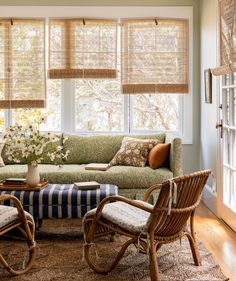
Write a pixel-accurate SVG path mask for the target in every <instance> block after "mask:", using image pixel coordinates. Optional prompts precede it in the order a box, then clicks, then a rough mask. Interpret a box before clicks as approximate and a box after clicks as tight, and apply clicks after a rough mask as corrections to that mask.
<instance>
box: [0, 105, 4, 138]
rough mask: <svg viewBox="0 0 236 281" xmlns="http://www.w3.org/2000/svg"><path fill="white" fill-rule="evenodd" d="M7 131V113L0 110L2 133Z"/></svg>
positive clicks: (0, 130) (0, 128)
mask: <svg viewBox="0 0 236 281" xmlns="http://www.w3.org/2000/svg"><path fill="white" fill-rule="evenodd" d="M4 129H5V111H4V110H0V133H2V132H3V131H4Z"/></svg>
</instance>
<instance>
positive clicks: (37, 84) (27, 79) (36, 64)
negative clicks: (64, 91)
mask: <svg viewBox="0 0 236 281" xmlns="http://www.w3.org/2000/svg"><path fill="white" fill-rule="evenodd" d="M44 22H45V20H39V19H4V20H2V19H1V20H0V81H1V86H0V94H1V95H0V98H1V99H0V108H19V107H20V108H26V107H34V108H35V107H37V108H39V107H44V104H45V92H46V91H45V71H44V70H45V59H44V56H45V33H44V30H45V26H44Z"/></svg>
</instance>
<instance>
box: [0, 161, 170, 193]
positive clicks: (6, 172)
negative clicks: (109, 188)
mask: <svg viewBox="0 0 236 281" xmlns="http://www.w3.org/2000/svg"><path fill="white" fill-rule="evenodd" d="M26 171H27V166H26V165H19V164H16V165H6V166H5V167H1V168H0V180H3V179H5V178H8V177H25V175H26ZM39 172H40V177H41V178H46V179H48V180H49V182H50V183H74V182H76V181H97V182H99V183H110V184H114V185H117V186H118V187H119V189H122V188H123V189H126V188H129V189H136V188H141V189H146V188H148V187H150V186H152V185H154V184H156V183H160V182H162V181H164V180H167V179H169V178H172V177H173V173H172V172H171V171H170V170H169V169H168V168H164V167H162V168H159V169H156V170H153V169H151V168H150V167H148V166H146V167H131V166H113V167H111V168H109V169H108V170H107V171H105V172H104V171H90V170H85V165H76V164H70V165H64V166H62V167H61V168H60V167H59V166H56V165H50V164H41V165H39Z"/></svg>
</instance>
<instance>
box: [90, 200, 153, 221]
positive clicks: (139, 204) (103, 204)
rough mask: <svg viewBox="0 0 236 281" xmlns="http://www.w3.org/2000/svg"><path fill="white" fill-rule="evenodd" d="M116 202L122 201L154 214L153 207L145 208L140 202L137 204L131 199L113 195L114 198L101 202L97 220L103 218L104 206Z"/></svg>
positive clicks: (96, 215) (96, 216)
mask: <svg viewBox="0 0 236 281" xmlns="http://www.w3.org/2000/svg"><path fill="white" fill-rule="evenodd" d="M114 201H121V202H124V203H126V204H129V205H132V206H134V207H136V208H139V209H142V210H144V211H146V212H149V213H153V208H152V207H148V206H145V205H143V204H142V203H140V202H137V201H135V200H131V199H129V198H126V197H123V196H120V195H113V196H109V197H106V198H104V199H103V200H102V201H101V202H100V204H99V206H98V207H97V211H96V214H95V220H98V219H99V217H100V216H101V213H102V210H103V208H104V206H105V205H106V204H108V203H110V202H114Z"/></svg>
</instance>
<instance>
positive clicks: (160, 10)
mask: <svg viewBox="0 0 236 281" xmlns="http://www.w3.org/2000/svg"><path fill="white" fill-rule="evenodd" d="M0 17H1V18H4V17H6V18H9V17H10V18H12V17H16V18H17V17H31V18H32V17H35V18H48V17H96V18H98V17H101V18H102V17H106V18H132V17H133V18H138V17H140V18H142V17H169V18H171V17H172V18H187V19H189V94H188V95H185V97H184V98H180V101H181V100H182V102H181V107H182V110H181V108H180V120H181V122H182V124H180V129H181V131H180V132H178V134H179V135H180V136H181V138H182V140H183V143H184V144H192V143H193V8H192V7H191V6H177V7H164V6H162V7H158V6H142V7H138V6H132V7H131V6H125V7H122V6H113V7H112V6H110V7H109V6H2V7H1V9H0ZM69 83H70V81H66V82H65V83H64V87H63V91H62V98H63V96H64V94H65V92H66V95H67V97H69V98H67V99H63V103H62V106H63V108H62V116H63V118H62V126H61V130H62V131H64V132H67V133H75V130H74V128H75V126H74V125H75V124H74V122H75V121H74V118H72V115H73V114H74V110H75V109H74V101H73V100H72V95H73V91H72V90H71V87H73V85H72V84H73V83H70V84H69ZM67 91H69V92H70V93H68V92H67ZM127 102H128V98H125V104H126V103H127ZM65 112H66V113H68V112H69V113H70V114H65ZM63 113H64V114H63ZM127 114H128V112H127V110H126V111H125V118H126V117H128V116H127ZM6 116H7V118H6V122H7V124H9V123H8V122H9V121H10V119H11V116H10V114H8V113H6ZM125 126H126V127H125V130H126V131H127V129H128V128H127V125H125ZM99 133H100V134H101V133H102V132H99ZM106 133H107V132H106ZM135 133H136V132H135ZM137 133H138V132H137ZM140 133H142V131H140ZM145 133H157V132H153V131H149V132H148V131H145ZM109 134H110V133H109Z"/></svg>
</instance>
